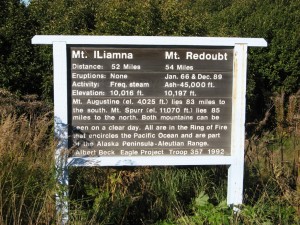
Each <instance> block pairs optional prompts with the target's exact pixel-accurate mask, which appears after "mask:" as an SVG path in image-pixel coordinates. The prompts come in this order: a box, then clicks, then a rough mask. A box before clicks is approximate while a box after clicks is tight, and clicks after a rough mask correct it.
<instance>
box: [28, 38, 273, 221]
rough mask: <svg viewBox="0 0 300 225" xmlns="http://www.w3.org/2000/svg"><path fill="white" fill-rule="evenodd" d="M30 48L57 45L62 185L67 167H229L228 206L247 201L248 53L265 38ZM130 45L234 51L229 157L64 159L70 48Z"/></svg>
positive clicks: (103, 41)
mask: <svg viewBox="0 0 300 225" xmlns="http://www.w3.org/2000/svg"><path fill="white" fill-rule="evenodd" d="M32 44H52V45H53V65H54V117H55V135H56V137H57V138H58V140H59V142H58V146H57V150H56V156H55V157H56V164H57V168H58V169H59V170H58V171H61V173H59V175H58V179H59V181H60V183H61V184H62V185H64V186H65V187H67V186H68V169H67V168H68V167H69V166H171V165H172V166H179V165H228V187H227V204H228V205H233V206H237V205H240V204H242V200H243V177H244V141H245V138H244V136H245V127H244V125H245V106H246V102H245V96H246V74H247V48H248V47H266V46H267V42H266V41H265V40H264V39H262V38H218V37H167V36H164V37H162V36H158V37H155V36H65V35H36V36H34V37H33V38H32ZM97 44H99V45H114V46H118V45H123V46H124V45H130V46H135V45H137V46H150V45H162V46H173V47H174V46H186V47H188V46H199V47H207V46H210V47H212V46H213V47H233V49H234V52H233V93H232V128H231V155H230V156H217V155H214V156H143V157H140V156H135V157H129V156H122V157H87V158H80V157H70V158H66V157H65V156H66V154H64V153H63V151H65V150H66V149H68V107H67V106H68V98H67V96H68V94H67V93H68V90H67V70H68V68H67V66H68V65H67V54H68V53H67V45H97ZM66 196H67V191H63V193H62V194H61V195H60V196H59V197H58V204H57V207H58V210H59V211H60V212H61V213H62V220H63V221H65V222H66V221H68V205H67V201H65V200H64V198H65V197H66Z"/></svg>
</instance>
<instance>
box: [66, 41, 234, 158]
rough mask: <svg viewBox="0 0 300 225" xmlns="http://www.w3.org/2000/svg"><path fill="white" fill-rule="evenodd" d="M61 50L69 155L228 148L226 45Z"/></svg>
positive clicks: (225, 151)
mask: <svg viewBox="0 0 300 225" xmlns="http://www.w3.org/2000/svg"><path fill="white" fill-rule="evenodd" d="M68 53H69V55H68V56H69V59H68V61H69V63H68V65H69V68H68V69H69V74H68V81H69V99H70V101H69V102H70V107H69V118H70V121H69V122H70V124H71V127H72V134H71V139H72V142H73V145H75V146H77V147H76V149H75V150H74V151H73V153H72V155H71V156H73V157H84V156H87V157H88V156H91V157H94V156H101V157H102V156H194V155H196V156H201V155H218V156H220V155H230V154H231V153H230V148H231V122H232V83H233V82H232V81H233V76H232V73H233V71H232V70H233V49H232V48H230V49H228V48H224V49H216V48H166V47H126V48H125V47H116V46H115V47H103V46H92V47H86V46H84V47H83V46H69V47H68Z"/></svg>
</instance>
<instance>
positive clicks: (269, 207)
mask: <svg viewBox="0 0 300 225" xmlns="http://www.w3.org/2000/svg"><path fill="white" fill-rule="evenodd" d="M299 24H300V1H299V0H214V1H212V0H181V1H178V0H143V1H141V0H122V1H121V0H52V1H49V0H31V1H30V4H29V5H28V6H25V5H24V4H23V3H21V2H20V1H18V0H0V88H4V89H5V90H9V91H10V92H6V91H3V89H0V100H1V101H0V109H1V110H2V111H1V110H0V112H1V113H3V112H6V111H9V112H10V113H11V112H12V114H14V115H15V116H13V117H12V116H7V115H6V114H5V115H4V113H3V114H1V115H0V119H1V120H0V122H1V123H0V125H1V129H0V132H2V133H1V134H2V135H6V136H7V139H4V138H3V137H4V136H3V137H0V141H2V142H1V143H2V145H0V147H2V148H0V149H1V150H0V156H1V160H0V171H1V172H0V193H1V198H0V219H1V220H0V223H1V222H2V223H3V224H56V223H57V221H59V219H57V218H56V217H55V204H54V199H53V198H52V196H53V195H54V193H55V192H56V191H57V190H56V187H54V186H55V181H53V180H52V178H53V177H54V175H53V174H54V168H53V164H52V161H51V160H47V158H45V154H44V152H43V149H47V148H52V150H53V149H54V147H53V146H55V144H56V143H55V141H54V140H52V130H51V125H50V124H52V120H51V119H52V117H51V116H49V114H47V113H45V112H44V111H43V110H45V111H47V112H49V111H50V109H49V108H48V106H45V105H44V104H45V102H50V103H51V102H52V94H53V77H52V76H53V75H52V73H53V71H52V69H53V68H52V48H51V46H35V45H32V44H31V38H32V37H33V36H34V35H36V34H39V35H41V34H45V35H51V34H53V35H62V34H64V35H80V34H84V35H144V36H208V37H213V36H218V37H258V38H265V39H266V40H267V42H268V47H267V48H251V49H249V55H248V57H249V60H248V81H247V82H248V85H247V114H246V115H247V116H246V117H247V120H248V121H247V122H248V123H249V124H256V125H257V124H258V125H257V126H256V127H254V128H253V129H250V128H251V127H250V128H249V127H247V132H248V138H249V139H248V144H247V145H246V146H247V149H246V158H247V160H246V165H247V168H246V174H245V176H246V179H245V205H244V208H243V210H242V212H241V214H239V215H236V214H233V213H232V211H231V210H229V209H228V208H227V207H226V205H225V203H224V199H226V196H225V195H226V172H227V171H226V168H223V167H222V168H191V167H188V168H131V169H124V168H110V169H108V168H101V169H100V168H92V169H90V168H89V169H88V168H85V169H83V170H79V169H73V170H71V171H70V177H71V179H70V187H71V188H72V192H71V193H70V198H71V199H70V203H71V204H70V209H71V210H70V219H71V221H72V223H73V224H133V223H134V224H297V223H299V218H296V215H297V214H296V210H297V209H296V208H297V207H298V211H299V212H298V215H299V213H300V210H299V209H300V205H299V202H300V197H299V196H300V195H299V193H300V176H299V174H300V172H299V171H300V169H299V168H300V167H299V166H298V173H297V166H296V163H297V162H296V160H297V158H296V157H297V151H298V152H300V151H299V149H297V146H299V145H300V144H299V136H296V133H295V132H294V130H295V129H294V127H293V125H292V122H293V121H292V119H291V120H288V119H285V121H283V119H280V118H283V117H285V116H286V117H288V113H289V112H290V111H293V112H295V109H293V110H290V109H292V107H293V106H292V105H291V104H290V105H288V102H292V101H287V99H289V96H292V97H293V96H294V94H295V93H296V92H299V88H300V86H299V84H300V76H299V75H300V26H299ZM183 44H184V43H183ZM11 93H13V94H11ZM28 94H36V95H37V96H38V98H30V97H29V98H25V97H24V96H25V95H28ZM278 96H283V98H284V99H283V100H282V102H281V103H280V104H281V105H280V104H277V105H276V101H277V100H278ZM20 99H21V100H20ZM274 99H275V100H276V99H277V100H276V101H275V100H274ZM37 100H42V101H41V102H42V103H41V102H40V101H37ZM279 100H280V99H279ZM279 100H278V101H277V103H278V102H280V101H279ZM37 102H39V104H41V105H43V106H39V107H37ZM274 105H275V106H274ZM294 105H295V107H299V104H298V105H297V104H296V103H295V104H294ZM1 107H4V108H5V110H4V111H3V109H4V108H1ZM280 107H281V108H282V109H283V114H284V115H283V116H281V115H280V113H279V112H281V111H280V109H281V108H280ZM295 107H294V108H295ZM8 109H9V110H8ZM13 109H16V110H15V111H14V110H13ZM268 110H273V111H272V113H271V114H272V116H271V117H272V119H273V120H268V123H264V125H266V126H265V127H266V128H267V129H268V132H267V133H261V134H258V130H259V129H258V128H259V127H260V123H259V121H263V119H264V118H265V117H266V115H267V114H266V112H268ZM24 113H25V114H24ZM35 113H37V114H38V116H37V115H35ZM21 114H24V115H23V116H20V117H18V116H19V115H21ZM40 114H41V115H42V114H43V115H44V114H46V115H45V116H41V115H40ZM265 119H266V118H265ZM45 121H46V122H45ZM291 121H292V122H291ZM287 122H291V123H290V124H289V125H287ZM43 123H45V124H44V125H42V124H43ZM283 123H284V124H283ZM293 123H294V122H293ZM20 124H23V125H22V126H21V125H20ZM294 124H296V123H294ZM276 126H277V127H276ZM7 127H11V128H13V129H11V133H7ZM20 127H21V128H22V127H23V129H21V128H20ZM257 127H258V128H257ZM280 127H281V128H282V127H285V128H286V129H279V128H280ZM38 128H39V129H40V128H43V129H44V130H42V131H43V132H37V131H39V129H38ZM273 128H276V131H275V132H273V130H272V129H273ZM31 129H32V130H31ZM49 129H50V130H49ZM26 131H29V132H27V133H26ZM269 131H270V132H269ZM255 132H256V133H255ZM293 132H294V133H293ZM40 133H42V134H40ZM8 134H11V135H8ZM25 134H30V135H25ZM34 134H36V135H37V137H34ZM6 136H5V137H6ZM264 136H265V137H264ZM9 137H14V139H15V140H19V141H18V143H20V146H12V147H11V148H9V149H10V152H8V151H7V149H8V145H9V143H12V141H10V140H11V139H9ZM297 138H298V139H297ZM278 149H279V150H280V151H283V149H284V150H286V151H285V154H286V155H285V157H286V160H290V159H294V161H292V160H290V161H289V162H291V163H290V164H284V163H283V157H281V161H280V162H279V163H278V162H277V161H276V160H277V159H278V158H280V157H279V152H280V151H279V150H278ZM12 153H13V154H12ZM33 153H34V156H32V154H33ZM15 155H17V157H15ZM51 155H53V152H48V153H47V157H48V158H51ZM21 158H22V160H19V159H21ZM4 159H5V160H6V161H4ZM24 159H26V160H24ZM46 161H49V162H48V163H47V162H46ZM4 162H5V163H4ZM295 168H296V169H295ZM297 176H298V179H299V183H298V186H299V191H298V192H297V193H298V195H297V193H296V189H297V181H296V179H297ZM220 177H222V178H223V179H220ZM47 179H50V181H47ZM45 180H46V181H45ZM44 182H45V183H44ZM27 184H28V185H29V186H26V185H27ZM39 184H42V186H43V187H41V186H39ZM31 186H33V187H34V188H33V189H32V190H31V189H30V187H31ZM295 193H296V194H295ZM45 196H46V197H45ZM295 196H296V197H295ZM297 196H298V197H297ZM297 198H299V201H298V200H297ZM19 199H21V200H22V201H23V202H25V203H26V204H20V201H19ZM33 200H34V201H35V203H34V204H32V201H33ZM297 204H298V205H297ZM16 206H18V207H16ZM18 210H19V211H18ZM87 221H90V222H87ZM99 221H101V222H99Z"/></svg>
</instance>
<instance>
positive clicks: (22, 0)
mask: <svg viewBox="0 0 300 225" xmlns="http://www.w3.org/2000/svg"><path fill="white" fill-rule="evenodd" d="M20 1H21V2H24V3H25V5H28V3H29V1H30V0H20Z"/></svg>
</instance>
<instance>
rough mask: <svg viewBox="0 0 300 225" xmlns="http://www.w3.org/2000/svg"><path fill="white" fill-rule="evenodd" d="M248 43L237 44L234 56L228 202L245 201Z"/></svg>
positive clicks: (233, 203)
mask: <svg viewBox="0 0 300 225" xmlns="http://www.w3.org/2000/svg"><path fill="white" fill-rule="evenodd" d="M246 74H247V44H236V45H235V46H234V56H233V93H232V135H231V155H232V156H233V163H232V164H231V165H230V167H229V169H228V188H227V204H228V205H232V206H237V205H240V204H242V202H243V180H244V179H243V178H244V141H245V108H246V100H245V99H246Z"/></svg>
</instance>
